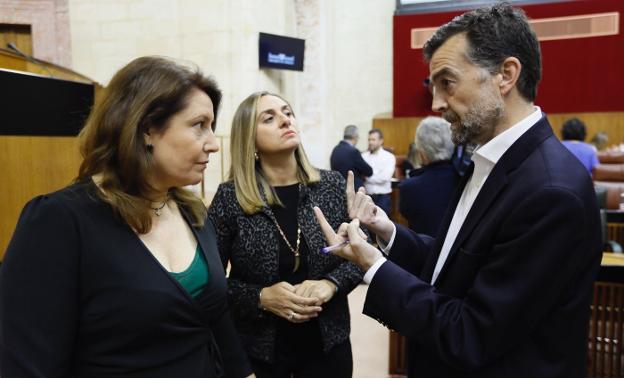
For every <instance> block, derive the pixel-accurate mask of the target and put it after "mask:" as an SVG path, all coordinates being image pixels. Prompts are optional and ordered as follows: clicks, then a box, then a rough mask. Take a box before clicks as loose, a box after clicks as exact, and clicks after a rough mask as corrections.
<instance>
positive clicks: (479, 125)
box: [443, 100, 504, 145]
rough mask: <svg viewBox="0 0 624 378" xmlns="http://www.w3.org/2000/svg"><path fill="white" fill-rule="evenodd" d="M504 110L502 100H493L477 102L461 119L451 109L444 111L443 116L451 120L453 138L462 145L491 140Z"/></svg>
mask: <svg viewBox="0 0 624 378" xmlns="http://www.w3.org/2000/svg"><path fill="white" fill-rule="evenodd" d="M503 111H504V106H503V104H502V102H498V101H495V100H491V101H484V102H482V103H479V104H476V106H475V107H473V108H472V109H470V110H469V111H468V112H467V113H466V115H464V117H463V119H459V116H458V115H457V114H456V113H455V112H453V111H450V110H449V111H448V112H446V113H444V115H443V117H444V119H446V120H447V121H448V122H451V140H452V141H453V143H455V145H460V144H466V143H480V141H482V140H484V139H485V140H490V139H491V138H492V135H493V134H494V128H495V127H496V125H497V123H498V121H499V120H500V118H501V117H502V115H503ZM458 121H459V125H458V124H457V122H458Z"/></svg>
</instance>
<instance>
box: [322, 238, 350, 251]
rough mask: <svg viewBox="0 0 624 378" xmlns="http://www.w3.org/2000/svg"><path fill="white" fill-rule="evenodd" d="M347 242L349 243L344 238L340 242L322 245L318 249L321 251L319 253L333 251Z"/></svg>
mask: <svg viewBox="0 0 624 378" xmlns="http://www.w3.org/2000/svg"><path fill="white" fill-rule="evenodd" d="M347 244H349V240H345V241H343V242H342V243H338V244H334V245H330V246H329V247H323V248H321V249H320V251H321V253H329V252H331V251H334V250H336V249H339V248H342V247H344V246H345V245H347Z"/></svg>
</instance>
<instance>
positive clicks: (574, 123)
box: [561, 118, 587, 141]
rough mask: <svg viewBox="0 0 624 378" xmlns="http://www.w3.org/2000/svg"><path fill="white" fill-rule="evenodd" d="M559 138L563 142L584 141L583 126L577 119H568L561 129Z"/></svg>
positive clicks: (585, 132)
mask: <svg viewBox="0 0 624 378" xmlns="http://www.w3.org/2000/svg"><path fill="white" fill-rule="evenodd" d="M561 136H562V138H563V140H580V141H584V140H585V137H586V136H587V131H586V129H585V124H584V123H583V121H581V120H580V119H578V118H570V119H569V120H567V121H565V122H564V123H563V126H562V127H561Z"/></svg>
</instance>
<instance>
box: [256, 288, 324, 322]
mask: <svg viewBox="0 0 624 378" xmlns="http://www.w3.org/2000/svg"><path fill="white" fill-rule="evenodd" d="M335 293H336V285H335V284H334V283H333V282H331V281H329V280H325V279H323V280H305V281H303V282H302V283H300V284H297V285H291V284H289V283H288V282H285V281H282V282H278V283H276V284H275V285H272V286H268V287H265V288H263V289H262V290H261V291H260V294H261V295H260V303H259V305H260V306H261V307H262V308H264V309H265V310H266V311H270V312H272V313H274V314H275V315H277V316H280V317H282V318H284V319H287V320H289V321H291V322H293V323H303V322H307V321H308V320H310V319H312V318H316V317H317V316H318V314H319V312H321V310H322V309H323V308H322V307H321V305H322V304H323V303H326V302H328V301H329V300H330V299H331V298H332V297H333V296H334V294H335Z"/></svg>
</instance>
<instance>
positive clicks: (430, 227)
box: [399, 161, 459, 237]
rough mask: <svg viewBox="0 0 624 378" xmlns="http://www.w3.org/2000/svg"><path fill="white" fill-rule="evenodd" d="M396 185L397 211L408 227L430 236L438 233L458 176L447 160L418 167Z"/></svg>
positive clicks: (455, 187)
mask: <svg viewBox="0 0 624 378" xmlns="http://www.w3.org/2000/svg"><path fill="white" fill-rule="evenodd" d="M410 176H411V177H410V178H408V179H405V180H403V181H402V182H401V184H400V185H399V211H400V212H401V215H402V216H403V217H405V218H406V219H407V222H408V224H409V228H410V229H412V230H414V231H415V232H417V233H420V234H426V235H429V236H432V237H436V236H437V235H438V230H439V229H440V223H442V217H444V214H445V212H446V208H447V207H448V206H449V203H450V201H451V197H452V195H453V193H454V192H455V190H456V189H457V184H458V182H459V175H458V174H457V171H455V168H454V167H453V165H452V164H451V162H450V161H440V162H436V163H432V164H429V165H427V166H425V167H422V168H420V169H417V170H416V171H415V172H414V173H413V176H412V172H410Z"/></svg>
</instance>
